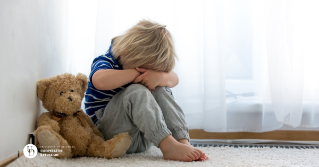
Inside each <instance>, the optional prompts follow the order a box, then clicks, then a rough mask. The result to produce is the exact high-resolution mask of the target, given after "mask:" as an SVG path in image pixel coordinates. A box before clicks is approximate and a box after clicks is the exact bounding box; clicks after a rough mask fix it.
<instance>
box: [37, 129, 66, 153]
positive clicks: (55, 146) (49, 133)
mask: <svg viewBox="0 0 319 167" xmlns="http://www.w3.org/2000/svg"><path fill="white" fill-rule="evenodd" d="M35 134H36V138H35V139H36V140H35V141H36V146H37V147H38V148H40V150H43V153H48V154H54V155H57V156H54V157H56V158H65V157H67V158H69V157H72V150H71V146H70V145H69V143H68V142H67V141H66V140H65V139H64V138H63V137H62V136H61V135H60V134H58V133H57V132H55V131H54V130H53V129H52V128H51V127H50V126H48V125H45V126H40V127H38V128H37V130H36V131H35ZM48 150H49V151H48Z"/></svg>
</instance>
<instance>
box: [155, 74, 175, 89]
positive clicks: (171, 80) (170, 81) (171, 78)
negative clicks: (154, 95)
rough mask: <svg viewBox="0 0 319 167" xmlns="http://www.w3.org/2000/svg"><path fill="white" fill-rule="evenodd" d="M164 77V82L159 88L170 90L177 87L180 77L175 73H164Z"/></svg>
mask: <svg viewBox="0 0 319 167" xmlns="http://www.w3.org/2000/svg"><path fill="white" fill-rule="evenodd" d="M162 76H163V80H162V82H161V83H160V84H159V85H157V86H167V87H169V88H172V87H175V86H176V85H177V84H178V82H179V79H178V76H177V74H176V73H175V72H174V71H170V72H163V73H162Z"/></svg>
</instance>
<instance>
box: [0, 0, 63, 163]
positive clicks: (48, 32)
mask: <svg viewBox="0 0 319 167" xmlns="http://www.w3.org/2000/svg"><path fill="white" fill-rule="evenodd" d="M67 7H68V3H67V1H62V0H60V1H55V0H54V1H49V0H45V1H44V0H0V78H1V82H0V88H1V93H0V106H1V107H0V161H1V160H3V159H5V158H7V157H9V156H11V155H14V154H17V152H18V150H22V149H23V147H24V146H25V145H26V144H27V142H28V133H29V132H32V131H33V130H34V129H35V126H36V119H37V116H38V115H39V112H40V107H39V106H40V104H39V100H38V99H37V97H36V82H37V80H39V79H40V78H44V77H49V76H52V75H56V74H59V73H64V72H66V71H67V70H66V68H67V65H66V63H65V60H64V58H63V57H64V56H65V55H66V54H67V53H66V49H65V48H66V47H67V38H66V37H67V26H66V25H67V17H66V16H67V15H68V13H67Z"/></svg>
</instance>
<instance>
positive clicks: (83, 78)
mask: <svg viewBox="0 0 319 167" xmlns="http://www.w3.org/2000/svg"><path fill="white" fill-rule="evenodd" d="M76 79H77V80H78V81H80V82H81V87H82V92H83V93H84V92H85V91H86V88H87V86H88V77H87V76H86V75H84V74H81V73H78V75H76Z"/></svg>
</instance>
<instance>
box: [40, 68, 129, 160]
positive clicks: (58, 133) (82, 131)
mask: <svg viewBox="0 0 319 167" xmlns="http://www.w3.org/2000/svg"><path fill="white" fill-rule="evenodd" d="M87 84H88V82H87V77H86V76H85V75H84V74H78V75H77V76H74V75H72V74H67V73H66V74H62V75H57V76H54V77H50V78H45V79H41V80H39V81H38V83H37V96H38V98H39V99H40V100H41V101H42V105H43V107H44V108H46V109H47V110H48V111H49V112H45V113H42V114H41V115H40V117H39V118H38V121H37V126H38V128H37V129H36V131H35V134H36V145H37V147H38V148H39V149H40V150H44V151H45V150H51V151H52V152H43V153H48V154H57V155H58V156H56V157H57V158H64V157H76V156H95V157H105V158H115V157H119V156H122V155H123V154H125V152H126V150H127V149H128V148H129V146H130V144H131V137H130V136H129V135H128V133H120V134H118V135H116V136H114V137H113V138H112V139H110V140H108V141H104V139H103V138H104V137H103V135H102V133H101V132H100V131H99V130H98V129H97V128H96V127H95V125H94V124H93V122H92V120H91V119H90V118H89V116H88V115H87V114H85V113H84V112H83V110H82V109H81V102H82V99H83V97H84V93H85V91H86V88H87ZM77 111H80V112H79V116H76V115H75V113H77ZM55 113H58V114H63V116H62V118H60V117H59V118H58V119H57V117H55V116H54V114H55ZM79 117H81V118H79ZM81 119H82V122H81ZM83 120H84V121H83ZM83 122H84V123H83ZM60 150H62V152H60Z"/></svg>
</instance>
